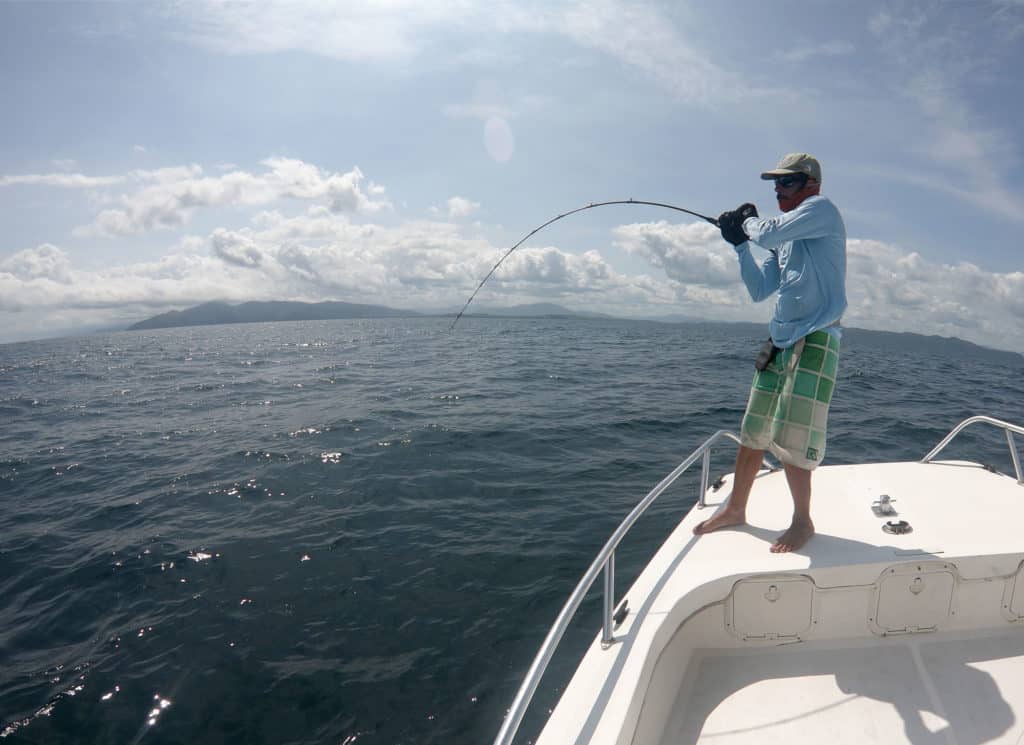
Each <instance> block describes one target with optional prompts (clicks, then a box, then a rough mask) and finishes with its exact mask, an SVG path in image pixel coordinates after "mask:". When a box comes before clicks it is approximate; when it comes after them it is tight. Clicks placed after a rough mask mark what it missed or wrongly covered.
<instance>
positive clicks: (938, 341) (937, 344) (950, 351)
mask: <svg viewBox="0 0 1024 745" xmlns="http://www.w3.org/2000/svg"><path fill="white" fill-rule="evenodd" d="M860 343H863V344H864V345H865V346H871V347H873V348H875V349H886V350H890V349H891V350H893V351H902V352H920V353H926V354H931V355H933V356H939V357H973V358H975V359H985V360H989V361H991V362H1000V363H1003V364H1006V365H1013V366H1017V367H1021V366H1024V355H1021V354H1018V353H1017V352H1010V351H1006V350H1003V349H992V348H991V347H983V346H980V345H978V344H975V343H973V342H969V341H964V340H963V339H958V338H956V337H955V336H935V335H931V336H925V335H923V334H914V333H911V332H909V331H872V330H870V329H858V328H844V329H843V344H844V345H845V346H849V345H851V344H860Z"/></svg>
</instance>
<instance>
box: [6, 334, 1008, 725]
mask: <svg viewBox="0 0 1024 745" xmlns="http://www.w3.org/2000/svg"><path fill="white" fill-rule="evenodd" d="M448 323H449V321H448V320H447V319H417V320H402V321H395V320H387V321H362V320H360V321H330V322H308V323H286V324H256V325H237V326H221V327H204V328H193V329H171V330H165V331H159V332H144V333H143V332H136V333H122V334H113V335H107V336H91V337H86V338H80V339H65V340H57V341H46V342H33V343H26V344H12V345H5V346H0V421H2V423H3V427H2V429H0V499H2V500H3V501H2V505H3V509H2V511H0V597H2V599H3V600H2V603H0V737H2V738H4V741H5V742H11V743H22V742H26V743H27V742H32V743H37V742H38V743H43V742H45V743H51V742H61V743H131V742H142V741H145V742H151V743H185V742H189V743H193V742H202V743H219V742H231V743H238V742H245V743H300V742H301V743H306V742H308V743H334V744H341V743H344V745H351V744H352V743H356V742H358V743H360V744H361V745H362V744H363V743H367V744H369V743H373V744H378V743H388V744H391V743H441V742H444V743H452V742H458V743H462V742H466V743H469V742H486V741H489V740H490V739H491V738H492V737H493V736H494V734H495V733H496V731H497V728H498V726H499V724H500V720H501V717H502V715H503V713H504V711H505V709H506V707H507V706H508V705H509V703H510V702H511V699H512V696H513V694H514V693H515V690H516V688H517V686H518V684H519V682H520V680H521V677H522V675H523V673H524V672H525V669H526V667H527V666H528V664H529V661H530V659H531V658H532V655H533V654H534V652H535V651H536V649H537V647H538V645H539V644H540V641H541V640H542V638H543V636H544V634H545V633H546V631H547V628H548V626H549V625H550V623H551V622H552V620H553V619H554V617H555V615H556V614H557V612H558V609H559V608H560V606H561V604H562V602H564V600H565V598H566V597H567V596H568V594H569V592H570V591H571V589H572V587H573V586H574V585H575V583H576V581H577V580H578V578H579V576H580V574H581V573H582V572H583V571H584V569H585V568H586V566H587V565H588V564H589V562H590V560H591V558H592V556H593V554H594V553H595V552H596V551H597V549H598V548H599V547H600V546H601V545H602V544H603V543H604V541H605V540H606V538H607V536H608V535H609V534H610V533H611V531H612V530H613V529H614V528H615V526H616V525H617V524H618V522H619V521H620V520H621V518H622V517H623V516H624V515H625V514H626V512H628V510H629V509H630V508H631V507H632V505H633V504H634V503H635V502H636V501H637V500H638V499H639V498H640V497H642V496H643V495H644V494H645V493H646V492H647V491H648V490H649V489H650V488H651V487H652V486H653V485H654V484H655V483H657V481H659V480H660V479H661V478H662V477H663V476H664V475H665V474H666V473H668V472H669V471H670V470H671V469H672V468H673V467H674V466H675V465H676V464H677V463H678V462H679V461H681V460H682V459H683V458H684V457H685V456H686V455H688V454H689V452H690V451H692V450H693V449H694V448H695V447H696V446H697V445H699V444H700V442H701V441H703V440H704V439H705V438H706V437H707V436H708V435H710V434H711V433H712V432H713V431H715V430H716V429H720V428H727V429H732V430H735V429H736V428H737V426H738V421H739V417H740V415H741V414H742V410H743V406H744V405H745V403H746V395H747V388H748V386H749V382H750V375H751V359H752V356H753V351H754V349H755V347H756V344H757V341H758V339H759V338H760V336H761V335H762V330H761V329H760V328H758V327H746V326H735V327H730V326H712V325H707V326H704V325H662V324H653V323H633V322H620V321H579V320H575V321H573V320H565V321H560V320H550V319H545V320H527V319H518V320H504V319H464V320H463V321H462V322H460V325H459V326H458V328H457V329H456V331H455V332H454V333H449V332H448ZM1022 373H1024V367H1021V366H1014V365H1013V364H1010V363H1003V362H999V363H993V362H991V361H990V360H986V359H983V358H982V357H979V358H974V357H971V358H963V357H959V358H949V356H948V355H944V354H942V351H941V345H937V346H936V352H935V353H934V354H926V353H922V352H911V351H907V350H904V349H901V348H900V347H899V346H898V345H895V346H894V345H883V344H879V343H878V342H877V340H874V341H868V340H862V341H858V340H857V336H856V335H855V334H854V333H852V332H851V333H850V334H849V335H848V337H847V339H846V340H844V349H843V359H842V364H841V370H840V383H839V387H838V390H837V393H836V398H835V400H834V402H833V413H832V419H831V432H830V441H829V454H828V458H827V462H832V463H842V462H852V461H858V460H864V459H867V460H893V459H916V458H920V457H921V456H922V455H923V454H924V453H925V452H926V451H927V450H928V449H929V448H930V447H931V446H932V445H934V444H935V442H936V441H938V439H940V438H941V436H942V435H944V434H945V433H946V432H947V431H948V430H949V429H950V428H951V427H952V426H953V425H954V424H955V423H956V422H958V421H960V420H961V419H963V418H965V417H966V416H969V415H971V414H975V413H985V414H990V415H994V416H998V417H1001V418H1005V419H1009V420H1011V421H1016V422H1018V423H1020V422H1024V384H1022ZM950 454H951V456H956V457H972V458H978V459H981V460H984V461H986V462H992V463H994V464H995V465H996V466H997V467H999V468H1000V469H1002V470H1004V471H1005V470H1009V468H1010V465H1009V457H1008V456H1007V455H1006V445H1005V441H1004V440H1002V439H1001V436H998V437H997V436H995V435H989V434H984V433H979V434H977V435H973V434H968V435H965V436H964V437H963V438H962V443H961V440H958V445H957V446H956V447H955V449H954V450H951V451H950ZM731 457H732V453H731V452H728V451H722V452H721V453H718V454H716V456H715V459H714V468H715V469H716V471H720V472H725V471H728V470H731ZM696 479H697V474H693V475H692V476H689V475H688V476H687V477H685V478H684V479H682V480H681V481H680V482H679V483H678V484H677V486H676V487H674V488H673V489H672V490H671V491H670V492H669V493H667V494H666V495H665V496H664V497H663V498H662V499H661V500H660V501H659V502H658V503H657V504H656V505H655V507H654V508H653V509H652V511H651V512H650V513H649V516H648V517H645V518H644V519H643V520H642V521H641V522H640V523H639V524H638V526H637V528H636V530H635V531H634V533H633V534H631V535H630V537H629V538H628V539H627V542H626V544H624V546H623V548H622V549H621V550H620V552H619V564H618V575H619V579H620V588H621V589H624V588H625V587H626V586H628V583H629V582H631V581H632V579H633V577H635V575H636V574H637V572H638V571H639V569H640V568H641V566H642V564H643V562H644V561H645V560H646V558H647V557H648V556H649V555H650V553H651V552H652V550H653V548H654V547H655V546H656V545H657V543H658V542H659V541H660V540H661V538H663V537H664V536H665V535H667V533H668V532H669V530H670V529H671V527H672V524H673V522H674V521H675V520H677V519H678V518H679V517H681V516H682V515H683V514H684V513H685V511H686V509H688V508H689V506H690V505H691V504H692V503H693V502H694V500H695V496H696V491H695V489H696ZM599 604H600V600H599V598H598V597H597V596H596V595H595V596H594V597H593V598H591V599H590V600H588V602H587V604H586V605H585V606H584V609H583V612H582V613H581V617H580V619H579V621H578V622H577V623H576V624H575V625H574V628H573V629H572V630H570V634H569V636H568V638H567V641H566V642H565V643H564V644H563V648H562V650H560V652H559V654H558V655H557V656H556V658H555V661H554V663H553V665H552V668H551V672H550V673H549V675H548V677H547V678H545V681H544V682H543V683H542V686H541V690H540V692H539V693H538V697H537V702H538V703H537V706H536V708H535V710H534V711H533V712H532V713H531V714H530V716H529V717H528V718H527V721H526V725H525V728H524V731H525V732H526V733H527V735H528V734H529V731H530V730H531V728H533V729H535V728H536V727H537V726H538V723H539V722H540V721H541V720H542V719H543V716H544V714H545V709H546V708H548V707H550V706H551V705H552V704H553V702H554V701H555V700H556V699H557V695H558V690H559V687H560V686H561V685H562V684H564V682H565V681H566V680H567V678H568V676H569V675H570V674H571V671H572V669H573V668H574V666H575V664H576V661H577V658H578V655H579V653H580V652H581V651H582V649H583V648H584V647H585V646H586V644H588V643H589V641H590V639H591V638H592V636H593V634H594V633H595V632H596V629H597V625H598V620H597V616H598V613H599Z"/></svg>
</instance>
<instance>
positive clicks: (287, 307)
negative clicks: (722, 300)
mask: <svg viewBox="0 0 1024 745" xmlns="http://www.w3.org/2000/svg"><path fill="white" fill-rule="evenodd" d="M455 313H456V312H455V311H437V312H435V313H418V312H416V311H411V310H400V309H397V308H389V307H387V306H384V305H361V304H359V303H343V302H328V303H290V302H278V301H271V302H251V303H242V304H241V305H229V304H227V303H204V304H202V305H197V306H195V307H193V308H187V309H185V310H180V311H178V310H175V311H171V312H170V313H161V314H160V315H158V316H153V317H152V318H147V319H146V320H145V321H140V322H139V323H136V324H134V325H132V326H130V327H129V330H141V329H159V328H171V327H174V326H205V325H212V324H220V323H256V322H269V321H322V320H331V319H337V318H403V317H413V316H428V315H442V316H454V315H455ZM467 315H469V316H477V317H488V316H490V317H501V318H606V319H615V318H616V317H615V316H610V315H606V314H603V313H590V312H586V311H574V310H569V309H568V308H566V307H564V306H561V305H556V304H554V303H529V304H525V305H514V306H511V307H507V308H480V309H477V310H474V311H471V312H470V313H467ZM620 320H625V319H620ZM642 320H646V321H657V322H661V323H685V324H701V325H704V326H708V327H712V328H714V327H719V328H721V329H722V332H723V333H733V334H736V333H740V334H747V335H749V336H751V338H762V337H766V336H767V331H768V330H767V326H766V324H760V323H750V322H735V323H732V322H727V321H701V320H697V319H693V318H688V317H685V316H662V317H660V318H646V319H642ZM860 345H864V346H870V347H873V348H876V349H877V348H881V349H891V350H893V351H909V352H921V353H927V354H932V355H939V356H951V355H958V356H964V357H973V358H976V359H979V358H980V359H984V360H989V361H992V362H998V363H1002V364H1006V365H1011V366H1014V367H1024V355H1021V354H1018V353H1017V352H1009V351H1005V350H1001V349H992V348H990V347H983V346H980V345H978V344H974V343H972V342H969V341H964V340H963V339H957V338H956V337H942V336H924V335H922V334H914V333H910V332H895V331H872V330H870V329H860V328H851V327H844V328H843V346H844V347H846V348H850V347H856V346H860Z"/></svg>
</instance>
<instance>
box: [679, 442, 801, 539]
mask: <svg viewBox="0 0 1024 745" xmlns="http://www.w3.org/2000/svg"><path fill="white" fill-rule="evenodd" d="M763 458H764V450H754V449H752V448H748V447H747V446H745V445H740V449H739V451H737V453H736V473H735V474H734V475H733V484H732V494H730V495H729V502H728V503H727V504H726V505H725V507H724V508H722V510H721V512H719V513H718V514H717V515H715V516H714V517H711V518H708V519H707V520H705V521H704V522H702V523H700V524H699V525H697V526H696V527H695V528H694V529H693V532H694V534H695V535H702V534H704V533H710V532H711V531H713V530H718V529H719V528H726V527H728V526H730V525H742V524H743V523H745V522H746V521H747V500H748V499H749V498H750V488H751V487H752V486H753V485H754V477H756V476H757V472H758V471H759V470H761V462H762V460H763ZM808 496H809V495H808ZM773 550H774V549H773Z"/></svg>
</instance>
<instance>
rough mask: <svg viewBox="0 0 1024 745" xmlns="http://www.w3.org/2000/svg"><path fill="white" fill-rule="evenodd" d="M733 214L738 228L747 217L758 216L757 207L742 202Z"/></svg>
mask: <svg viewBox="0 0 1024 745" xmlns="http://www.w3.org/2000/svg"><path fill="white" fill-rule="evenodd" d="M735 213H736V217H737V222H738V223H739V224H740V226H742V225H743V221H744V220H746V219H747V218H748V217H757V216H758V214H757V207H755V206H754V205H752V204H751V203H750V202H744V203H743V204H741V205H740V206H739V207H737V208H736V210H735Z"/></svg>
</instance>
